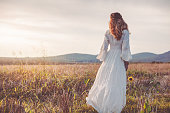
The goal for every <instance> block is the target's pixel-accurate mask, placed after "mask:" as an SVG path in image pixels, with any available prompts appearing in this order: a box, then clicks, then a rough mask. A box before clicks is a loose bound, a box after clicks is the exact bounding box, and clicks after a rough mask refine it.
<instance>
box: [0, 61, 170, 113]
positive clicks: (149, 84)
mask: <svg viewBox="0 0 170 113" xmlns="http://www.w3.org/2000/svg"><path fill="white" fill-rule="evenodd" d="M100 65H101V64H100V63H89V64H58V65H1V66H0V113H25V112H26V113H41V112H42V113H44V112H45V113H97V111H95V109H93V108H91V107H88V106H87V105H86V100H85V97H86V96H87V94H88V91H89V90H90V88H91V86H92V85H93V82H94V80H95V77H96V73H97V71H98V69H99V67H100ZM169 91H170V63H132V64H130V65H129V69H128V70H127V91H126V95H127V96H126V97H127V98H126V99H127V100H126V106H125V107H124V109H123V111H122V113H168V111H170V92H169Z"/></svg>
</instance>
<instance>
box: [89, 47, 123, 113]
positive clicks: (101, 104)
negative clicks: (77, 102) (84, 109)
mask: <svg viewBox="0 0 170 113" xmlns="http://www.w3.org/2000/svg"><path fill="white" fill-rule="evenodd" d="M120 55H121V50H119V49H110V50H109V51H108V53H107V56H106V59H105V60H104V61H103V62H102V64H101V65H100V67H99V69H98V72H97V75H96V78H95V81H94V83H93V85H92V87H91V89H90V90H89V93H88V96H87V97H86V103H87V104H89V105H91V106H92V107H93V108H94V109H96V111H98V112H99V113H121V111H122V109H123V107H125V105H126V70H125V67H124V62H123V60H122V59H121V57H120Z"/></svg>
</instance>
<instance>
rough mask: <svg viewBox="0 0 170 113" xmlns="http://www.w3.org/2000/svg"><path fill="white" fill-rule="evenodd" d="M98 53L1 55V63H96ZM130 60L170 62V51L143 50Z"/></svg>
mask: <svg viewBox="0 0 170 113" xmlns="http://www.w3.org/2000/svg"><path fill="white" fill-rule="evenodd" d="M96 57H97V55H91V54H82V53H71V54H64V55H58V56H48V57H24V58H14V57H0V64H21V63H22V64H44V63H46V64H58V63H94V62H100V61H99V60H98V59H96ZM130 62H170V51H168V52H165V53H162V54H154V53H150V52H142V53H137V54H133V55H132V60H131V61H130Z"/></svg>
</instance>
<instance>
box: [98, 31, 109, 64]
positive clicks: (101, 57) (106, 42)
mask: <svg viewBox="0 0 170 113" xmlns="http://www.w3.org/2000/svg"><path fill="white" fill-rule="evenodd" d="M107 32H108V31H106V33H105V37H104V41H103V44H102V46H101V48H100V52H99V54H98V55H97V57H96V58H97V59H99V60H100V61H104V60H105V58H106V56H107V50H108V46H109V39H108V36H107Z"/></svg>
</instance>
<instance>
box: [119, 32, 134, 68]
mask: <svg viewBox="0 0 170 113" xmlns="http://www.w3.org/2000/svg"><path fill="white" fill-rule="evenodd" d="M123 35H124V36H123V42H122V54H121V58H122V60H123V61H124V65H125V69H126V71H127V69H128V65H129V60H131V59H132V55H131V51H130V45H129V31H128V30H125V31H124V34H123Z"/></svg>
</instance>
